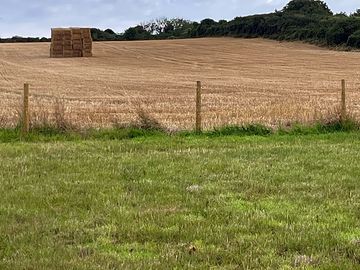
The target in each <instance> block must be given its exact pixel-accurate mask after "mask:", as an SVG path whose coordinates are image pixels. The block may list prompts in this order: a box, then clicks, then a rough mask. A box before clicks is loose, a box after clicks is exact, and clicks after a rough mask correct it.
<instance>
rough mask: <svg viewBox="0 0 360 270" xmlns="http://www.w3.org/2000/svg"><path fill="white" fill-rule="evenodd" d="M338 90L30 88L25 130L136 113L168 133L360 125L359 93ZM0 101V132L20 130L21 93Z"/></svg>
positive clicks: (90, 124) (97, 124) (131, 117)
mask: <svg viewBox="0 0 360 270" xmlns="http://www.w3.org/2000/svg"><path fill="white" fill-rule="evenodd" d="M199 87H200V89H199ZM343 87H345V85H344V86H343ZM343 89H345V88H342V85H341V83H340V82H339V84H338V85H332V86H331V87H330V88H329V91H327V92H326V93H325V92H321V93H315V94H312V93H309V92H305V91H304V92H296V93H293V94H291V93H286V92H284V91H278V92H277V91H272V92H266V93H265V92H262V91H261V90H259V91H257V92H255V91H252V92H251V91H246V89H244V90H243V91H239V90H238V89H234V91H233V92H231V91H227V92H221V91H219V90H214V89H212V87H211V86H209V85H207V84H206V83H202V85H200V86H199V83H198V84H194V92H193V94H188V93H184V94H179V95H171V96H167V95H166V94H161V95H160V94H159V95H153V96H140V95H139V96H131V95H126V94H124V95H121V96H111V97H107V98H87V97H84V98H78V97H76V98H74V97H66V96H65V97H64V96H52V95H38V94H37V91H36V88H35V87H32V86H30V92H29V121H30V123H29V125H30V126H34V125H41V124H52V123H56V122H59V121H62V122H66V123H68V124H69V125H71V126H72V127H76V128H79V129H81V128H107V127H112V126H125V125H129V124H134V123H136V122H137V121H139V117H141V115H140V113H139V112H142V114H143V113H145V114H146V115H148V116H149V117H151V118H152V119H155V120H156V121H158V122H159V123H160V124H161V125H162V126H163V127H165V128H166V129H168V130H190V129H191V130H192V129H195V128H196V127H197V128H198V129H200V128H202V129H212V128H216V127H221V126H227V125H244V124H251V123H256V124H263V125H266V126H269V127H279V126H288V125H291V124H293V123H303V124H309V123H314V122H317V121H323V120H325V121H326V120H327V119H329V118H331V117H334V116H336V115H340V113H341V111H342V108H344V107H346V109H347V111H346V112H347V114H349V115H351V117H352V118H354V119H356V120H359V119H360V102H359V98H358V91H356V89H354V88H351V89H350V90H347V91H346V96H345V95H342V90H343ZM199 91H200V93H199ZM344 91H345V90H344ZM343 93H344V92H343ZM200 94H201V95H200ZM0 95H1V99H2V101H3V102H2V106H1V109H0V126H1V127H15V126H17V125H19V123H20V122H21V120H22V118H23V117H22V116H23V114H24V108H23V104H24V103H23V99H24V93H23V91H22V90H20V89H19V91H17V92H5V91H4V92H0ZM345 99H346V104H345V103H344V102H345ZM199 103H200V104H199ZM197 112H198V113H197ZM200 112H201V113H200ZM199 121H201V126H199ZM197 124H198V126H197Z"/></svg>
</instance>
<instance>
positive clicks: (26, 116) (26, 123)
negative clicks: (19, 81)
mask: <svg viewBox="0 0 360 270" xmlns="http://www.w3.org/2000/svg"><path fill="white" fill-rule="evenodd" d="M23 106H24V107H23V119H22V120H23V123H22V134H23V135H27V134H28V133H29V130H30V112H29V84H28V83H25V84H24V104H23Z"/></svg>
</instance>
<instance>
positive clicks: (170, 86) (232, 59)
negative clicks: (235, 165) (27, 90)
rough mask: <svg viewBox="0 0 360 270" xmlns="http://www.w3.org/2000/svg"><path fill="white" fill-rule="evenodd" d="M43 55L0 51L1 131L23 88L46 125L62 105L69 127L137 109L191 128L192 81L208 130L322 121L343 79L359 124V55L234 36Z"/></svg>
mask: <svg viewBox="0 0 360 270" xmlns="http://www.w3.org/2000/svg"><path fill="white" fill-rule="evenodd" d="M49 47H50V44H49V43H37V44H0V65H1V66H0V105H1V107H0V124H1V123H2V124H3V125H4V124H6V125H15V124H16V122H17V118H18V114H19V113H18V111H19V104H20V101H21V94H22V85H23V83H24V82H28V83H30V85H31V95H32V96H31V102H32V114H33V115H32V118H33V119H35V120H37V121H42V119H45V118H49V117H50V118H51V115H53V113H54V111H56V108H58V107H59V106H58V105H56V104H58V103H59V102H57V101H56V99H57V98H60V102H61V106H62V112H63V113H64V115H65V118H66V119H67V120H69V121H71V122H72V123H73V124H75V125H77V126H96V127H98V126H109V125H112V124H113V123H117V124H121V123H129V122H131V121H134V120H135V119H136V115H137V111H138V110H139V108H142V109H143V110H144V111H145V112H147V113H149V114H150V115H151V116H153V117H154V118H156V119H157V120H158V121H160V122H161V123H162V124H163V125H165V126H166V127H168V128H171V129H183V128H187V129H188V128H192V127H193V126H194V121H195V115H194V111H195V104H194V101H195V89H196V81H197V80H201V81H202V82H203V89H204V97H203V100H204V101H203V106H204V107H203V111H204V115H203V121H204V126H205V127H206V128H211V127H214V126H220V125H225V124H241V123H249V122H257V123H264V124H267V125H277V124H279V123H282V124H286V123H289V122H294V121H301V122H311V121H313V120H314V119H317V118H320V117H327V114H328V113H329V111H334V110H336V109H337V106H338V104H340V88H341V84H340V80H341V79H346V80H347V91H348V99H349V108H350V110H351V111H352V113H354V114H355V116H356V117H360V89H359V88H360V71H359V69H358V63H359V62H360V53H358V52H338V51H330V50H327V49H323V48H318V47H315V46H312V45H306V44H301V43H279V42H277V41H270V40H263V39H232V38H216V39H215V38H214V39H193V40H169V41H139V42H106V43H104V42H103V43H94V48H93V53H94V57H93V58H70V59H52V58H49ZM49 115H50V116H49ZM35 120H34V121H35Z"/></svg>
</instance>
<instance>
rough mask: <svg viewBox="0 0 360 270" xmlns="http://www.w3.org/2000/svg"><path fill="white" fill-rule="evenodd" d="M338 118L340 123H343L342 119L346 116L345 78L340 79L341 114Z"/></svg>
mask: <svg viewBox="0 0 360 270" xmlns="http://www.w3.org/2000/svg"><path fill="white" fill-rule="evenodd" d="M340 117H341V118H340V120H341V122H342V123H344V121H345V120H346V118H347V113H346V85H345V80H341V116H340Z"/></svg>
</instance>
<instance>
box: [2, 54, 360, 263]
mask: <svg viewBox="0 0 360 270" xmlns="http://www.w3.org/2000/svg"><path fill="white" fill-rule="evenodd" d="M68 61H71V60H68ZM359 140H360V135H359V133H334V134H325V135H307V136H289V135H286V136H280V135H272V136H267V137H257V136H254V137H234V136H229V137H217V138H208V137H204V136H189V137H181V136H173V137H168V136H161V135H159V136H152V137H148V138H138V139H133V140H123V141H116V140H115V141H111V140H85V141H84V140H78V141H57V142H56V141H55V142H51V143H41V142H38V143H36V144H35V143H24V142H18V143H1V144H0V157H1V158H0V268H1V269H190V268H192V269H209V268H213V269H298V268H300V269H359V267H360V229H359V228H360V204H359V202H360V190H359V189H360V188H359V179H360V162H359V158H358V156H359V152H360V145H359V143H358V142H359Z"/></svg>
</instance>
